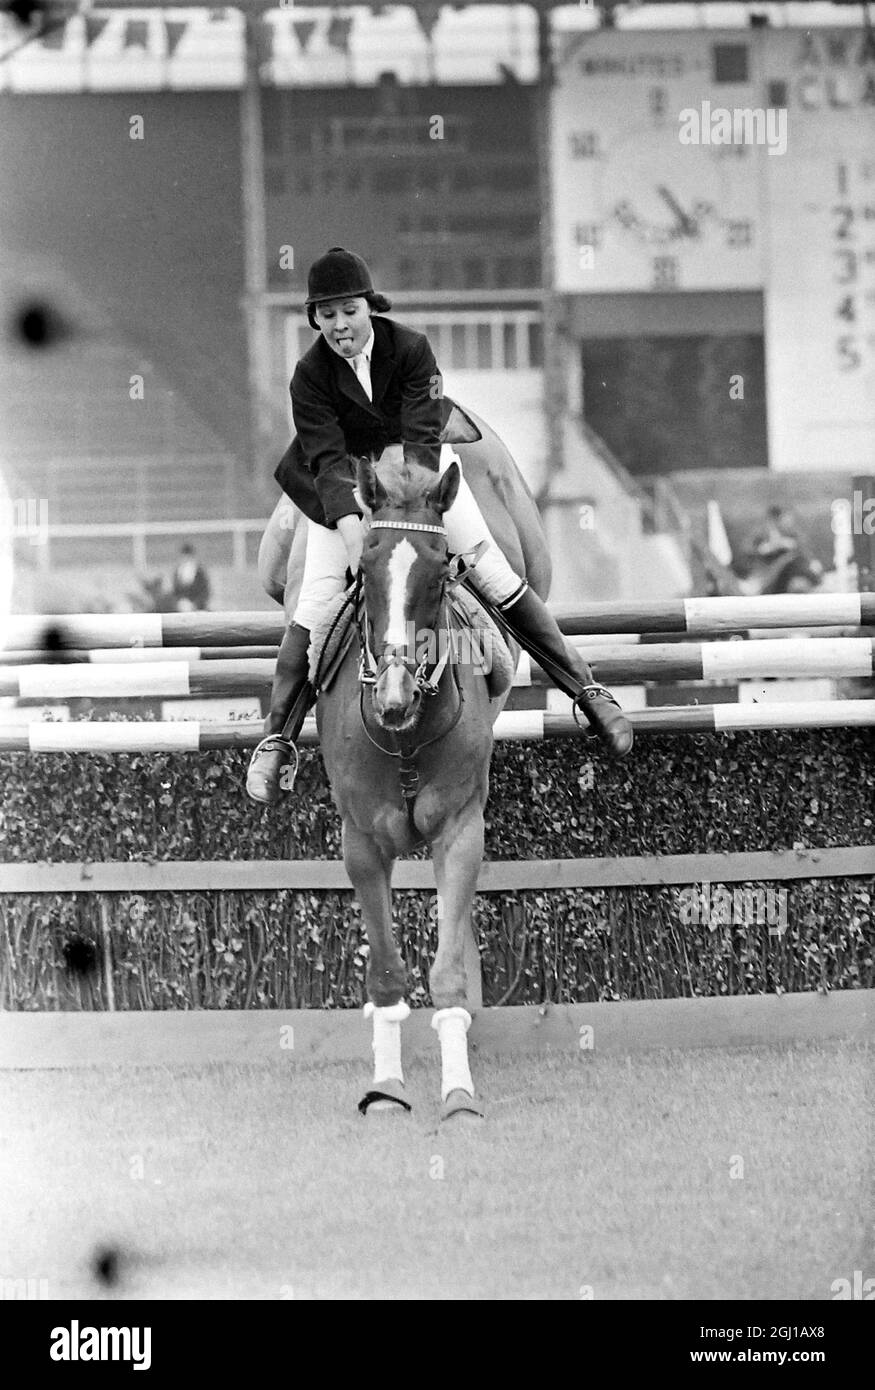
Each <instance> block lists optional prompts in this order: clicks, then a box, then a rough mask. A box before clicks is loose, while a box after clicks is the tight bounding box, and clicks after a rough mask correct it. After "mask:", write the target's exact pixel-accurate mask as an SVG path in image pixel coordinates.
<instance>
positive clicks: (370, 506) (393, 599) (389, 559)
mask: <svg viewBox="0 0 875 1390" xmlns="http://www.w3.org/2000/svg"><path fill="white" fill-rule="evenodd" d="M478 424H479V422H478ZM483 434H484V438H483V440H482V441H481V442H480V443H479V444H471V445H461V446H459V454H460V456H461V454H462V451H463V449H464V451H465V453H466V454H467V455H468V458H467V460H466V477H467V478H468V481H469V484H470V486H471V487H472V489H474V488H475V480H476V482H477V484H478V486H477V491H478V492H479V493H480V495H481V497H482V499H483V501H484V502H487V504H488V505H487V506H486V507H485V508H484V512H485V515H486V517H487V519H488V523H489V525H490V529H491V530H492V533H493V536H494V537H495V538H496V540H497V541H499V543H500V544H501V545H502V547H503V549H504V550H505V553H506V554H507V558H508V559H509V561H510V563H511V564H513V565H514V567H515V568H517V571H518V573H523V572H527V577H528V578H529V582H530V583H532V584H533V586H538V587H537V589H536V591H538V592H540V593H541V595H542V596H545V593H546V589H547V588H548V587H549V580H550V564H549V558H548V553H547V546H546V538H545V536H544V532H543V529H542V527H541V523H540V518H539V516H538V512H537V508H536V506H535V503H534V499H533V498H532V496H531V493H530V492H529V491H528V488H527V487H526V485H525V483H524V482H523V480H522V478H521V476H520V474H519V473H518V471H517V469H516V465H515V464H514V463H513V460H512V459H511V457H510V455H509V454H508V453H507V450H505V449H504V446H503V445H501V444H500V441H498V444H499V448H498V449H496V447H495V444H494V441H495V440H497V436H493V435H492V432H491V431H488V433H487V431H486V429H485V428H484V431H483ZM490 436H491V438H490ZM473 450H479V451H480V452H479V454H478V455H476V456H475V457H473V458H472V457H471V456H470V455H471V451H473ZM400 455H401V450H400V448H399V447H398V446H390V448H389V449H387V450H386V451H385V453H384V454H383V455H382V457H381V458H380V459H379V460H375V459H373V458H369V459H362V460H360V461H359V463H358V491H359V499H360V501H361V504H362V509H363V512H364V515H365V517H366V519H367V521H368V522H369V527H368V531H367V535H366V538H365V542H364V548H363V554H362V560H361V569H360V589H361V597H362V600H363V604H362V616H361V618H360V630H359V637H360V648H361V650H360V651H359V650H357V649H356V644H355V643H353V644H352V646H351V647H350V649H349V650H348V652H347V654H346V656H345V658H344V660H343V662H342V664H341V666H340V668H339V670H338V672H337V675H336V677H335V678H334V680H333V683H332V684H331V685H330V687H329V688H328V689H327V690H323V691H322V692H321V693H320V695H319V698H318V701H317V709H316V719H317V728H318V731H319V739H320V743H321V747H322V756H323V759H324V763H325V768H326V771H327V773H328V778H329V782H330V785H331V790H332V795H333V797H334V801H335V804H336V806H337V809H338V811H339V813H340V816H341V820H342V826H343V831H342V843H343V860H344V864H345V866H346V870H347V872H348V874H349V877H350V879H351V881H352V884H353V887H354V888H355V891H356V894H357V897H358V900H359V903H360V904H361V909H362V915H363V917H364V922H365V927H366V930H367V937H368V942H369V947H370V952H369V959H368V967H367V976H366V988H367V995H368V1003H367V1004H366V1006H365V1012H366V1016H370V1017H372V1019H373V1049H374V1076H373V1083H372V1085H371V1086H370V1087H369V1089H368V1090H367V1091H366V1093H365V1095H364V1097H363V1099H362V1100H361V1102H360V1104H359V1109H360V1111H361V1113H362V1114H367V1113H368V1112H369V1111H371V1110H377V1111H379V1110H392V1111H395V1112H396V1113H398V1112H400V1111H407V1110H409V1109H410V1105H409V1102H408V1101H407V1099H406V1095H405V1091H404V1079H403V1071H402V1068H401V1042H400V1025H401V1023H402V1022H403V1020H404V1019H405V1018H406V1017H407V1016H408V1015H409V1012H410V1010H409V1007H408V1005H407V1003H406V1001H405V998H404V996H405V992H406V988H407V977H406V970H405V966H404V962H403V959H402V956H401V952H400V951H399V949H398V945H397V942H396V941H395V938H394V934H393V927H392V891H391V877H392V868H393V865H394V862H395V859H396V858H397V857H398V856H399V855H404V854H409V853H410V851H411V850H413V849H414V848H416V847H417V846H419V845H421V844H423V843H424V844H426V845H427V846H428V847H429V849H430V851H431V856H432V860H433V863H434V871H435V879H436V882H437V889H438V897H437V904H438V948H437V952H436V955H435V958H434V962H433V964H432V967H431V971H430V979H429V987H430V993H431V997H432V1002H433V1004H434V1006H435V1010H436V1012H435V1014H434V1017H433V1020H432V1024H433V1027H434V1028H435V1030H436V1031H437V1033H438V1036H439V1040H440V1050H441V1066H442V1074H441V1098H442V1111H441V1118H442V1119H449V1118H450V1116H452V1115H457V1114H467V1115H474V1116H482V1114H483V1112H482V1110H481V1108H480V1106H479V1104H478V1102H477V1101H476V1100H475V1098H474V1085H473V1080H472V1077H471V1072H470V1066H469V1062H468V1046H467V1031H468V1028H469V1027H470V1024H471V1021H472V1013H471V1008H472V1003H473V1001H471V1000H469V998H468V995H467V980H466V970H465V960H464V944H465V939H466V935H467V934H468V933H469V932H470V930H471V909H472V905H473V899H474V894H475V892H476V888H477V878H478V872H479V869H480V865H481V862H482V859H483V844H484V820H483V813H484V808H485V805H486V800H487V796H488V793H489V767H490V760H491V756H492V746H493V733H492V726H493V722H494V720H495V719H496V718H497V716H498V714H499V712H500V710H501V707H502V705H503V703H504V699H505V698H506V691H505V694H504V695H503V696H501V697H500V698H496V699H492V698H491V697H490V693H489V691H488V689H487V684H486V680H485V679H484V676H483V674H482V671H481V670H479V669H478V667H477V665H476V663H475V662H472V661H467V662H463V661H460V660H458V659H455V658H454V656H453V655H452V651H453V644H452V641H451V640H450V638H449V630H450V624H451V618H450V610H449V608H448V581H449V577H450V565H449V556H448V551H447V541H446V532H445V531H444V528H443V526H442V518H443V515H444V513H445V512H446V511H447V510H448V509H449V507H450V506H451V505H452V503H453V500H454V498H455V495H456V492H457V490H458V486H459V476H460V475H459V465H458V463H452V464H450V466H449V468H448V469H447V470H446V472H444V473H442V474H441V475H440V476H436V475H435V474H434V473H433V472H431V471H429V470H427V469H425V468H422V467H420V466H419V465H417V464H414V463H411V464H405V463H404V462H403V457H399V456H400ZM469 465H470V466H469ZM484 480H485V481H484ZM475 495H476V493H475ZM527 560H528V561H529V563H528V564H527V563H526V562H527ZM414 633H415V634H417V641H421V639H422V636H423V634H424V633H427V634H430V635H434V634H443V635H445V636H446V641H445V644H444V650H443V652H442V653H441V656H440V657H437V658H436V664H432V663H429V664H427V661H428V658H426V659H422V658H421V657H420V656H419V655H418V652H417V648H416V645H415V644H414V643H412V642H411V640H410V639H411V636H412V634H414ZM439 645H440V644H439V643H438V646H439ZM434 650H436V649H434Z"/></svg>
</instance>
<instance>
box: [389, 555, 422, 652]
mask: <svg viewBox="0 0 875 1390" xmlns="http://www.w3.org/2000/svg"><path fill="white" fill-rule="evenodd" d="M415 563H416V551H415V550H414V548H413V546H412V545H411V544H410V542H409V540H407V539H406V538H405V539H404V540H400V541H399V542H398V544H397V545H396V546H395V549H394V550H393V551H392V554H391V555H390V556H389V620H388V622H387V624H386V636H385V639H384V640H385V642H386V645H387V646H390V647H403V645H404V643H405V642H406V640H407V612H406V609H407V591H408V589H409V587H410V571H411V570H412V569H413V566H414V564H415Z"/></svg>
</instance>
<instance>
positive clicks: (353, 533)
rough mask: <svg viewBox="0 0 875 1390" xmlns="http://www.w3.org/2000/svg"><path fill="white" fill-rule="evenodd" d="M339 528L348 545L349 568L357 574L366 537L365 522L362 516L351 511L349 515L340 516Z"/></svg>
mask: <svg viewBox="0 0 875 1390" xmlns="http://www.w3.org/2000/svg"><path fill="white" fill-rule="evenodd" d="M337 529H338V531H339V532H340V534H341V535H342V536H343V540H344V543H345V545H346V553H347V555H348V556H349V568H350V570H351V571H352V573H353V574H355V573H356V571H357V570H358V567H359V561H360V560H361V558H362V545H363V544H364V539H365V532H364V523H363V522H362V519H361V517H360V516H356V515H355V514H354V513H352V512H350V514H349V516H341V517H338V520H337Z"/></svg>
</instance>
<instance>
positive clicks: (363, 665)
mask: <svg viewBox="0 0 875 1390" xmlns="http://www.w3.org/2000/svg"><path fill="white" fill-rule="evenodd" d="M371 530H392V531H429V532H431V533H432V534H433V535H437V536H444V537H445V536H446V534H447V531H446V527H445V526H432V525H429V524H427V523H426V522H421V521H372V522H371ZM446 589H447V581H446V576H445V577H444V580H443V583H442V584H441V592H440V597H439V599H438V605H437V615H438V617H439V616H440V614H441V611H442V610H444V615H445V616H444V623H445V628H446V638H447V640H446V645H445V648H444V651H443V653H442V654H441V655H440V656H439V658H438V661H437V663H436V664H435V666H434V668H433V670H432V672H431V676H430V677H429V676H428V675H427V674H426V673H427V670H428V655H427V654H426V655H425V656H423V658H422V660H421V661H417V658H416V654H415V653H414V654H413V656H409V655H402V654H401V653H400V652H398V650H397V648H394V649H393V651H392V655H391V657H390V658H389V661H400V662H401V663H402V664H403V665H404V666H406V667H407V669H408V671H409V672H410V674H411V675H412V676H413V679H414V682H415V683H416V687H417V689H418V690H419V692H420V694H422V695H437V693H438V689H439V687H440V683H441V679H442V677H443V674H444V671H445V670H446V667H447V665H448V664H449V666H450V668H451V670H452V673H453V680H454V682H455V687H456V693H457V696H458V703H457V708H456V712H455V714H454V716H453V719H452V721H451V722H450V724H449V725H448V726H447V728H446V729H442V730H441V731H440V732H439V733H437V734H434V735H433V737H432V738H428V739H425V740H424V741H423V742H422V743H420V744H417V746H416V747H415V748H413V749H412V750H410V751H409V752H406V753H405V752H404V751H402V750H400V749H398V750H394V749H391V748H384V747H383V745H382V744H381V743H378V742H377V740H376V739H375V738H374V736H373V734H372V733H371V731H370V729H369V728H368V725H367V720H366V718H365V687H366V686H370V687H371V688H372V689H373V687H374V686H376V684H377V681H378V680H379V678H380V676H381V675H382V674H383V672H384V671H385V670H387V669H388V661H387V660H386V657H385V654H384V655H383V656H381V658H380V661H379V662H377V660H376V659H375V657H374V653H373V651H372V649H371V642H370V636H369V628H370V621H369V619H368V612H367V600H366V599H365V595H364V583H363V578H362V571H361V567H359V571H358V574H357V576H356V603H355V612H356V623H357V625H358V634H359V645H360V649H361V659H360V661H359V712H360V715H361V722H362V728H363V729H364V731H365V734H366V735H367V737H368V739H369V740H370V742H371V743H372V744H373V745H374V747H375V748H378V749H379V750H380V752H381V753H385V754H386V756H387V757H389V758H398V759H399V768H398V771H399V774H400V779H401V794H402V796H403V798H404V802H405V805H406V806H407V816H408V820H409V822H410V827H411V829H412V831H413V833H414V835H416V836H417V837H418V836H419V832H418V831H417V829H416V824H415V822H414V819H413V803H414V801H415V800H416V796H417V793H418V791H419V772H418V770H417V768H416V758H417V756H418V754H419V753H421V752H422V749H423V748H428V747H429V745H431V744H433V743H438V742H439V741H440V740H441V739H444V738H446V737H447V735H448V734H450V733H452V731H453V729H455V727H456V725H457V724H458V722H459V720H460V719H461V717H462V706H463V703H464V698H465V697H464V692H463V690H462V685H461V682H460V680H459V672H458V667H457V663H456V661H455V659H454V653H453V643H452V634H451V631H450V619H449V605H448V604H447V593H446ZM359 600H361V601H359ZM384 662H385V665H384ZM386 732H387V733H389V736H390V737H392V738H398V737H399V735H397V734H394V733H392V732H391V731H390V730H387V731H386Z"/></svg>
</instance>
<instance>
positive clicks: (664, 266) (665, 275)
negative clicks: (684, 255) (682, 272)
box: [653, 256, 678, 289]
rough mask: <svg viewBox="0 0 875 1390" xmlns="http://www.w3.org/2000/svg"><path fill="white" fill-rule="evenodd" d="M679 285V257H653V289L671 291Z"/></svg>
mask: <svg viewBox="0 0 875 1390" xmlns="http://www.w3.org/2000/svg"><path fill="white" fill-rule="evenodd" d="M677 283H678V260H677V256H654V257H653V288H654V289H671V288H672V287H673V286H675V285H676V284H677Z"/></svg>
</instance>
